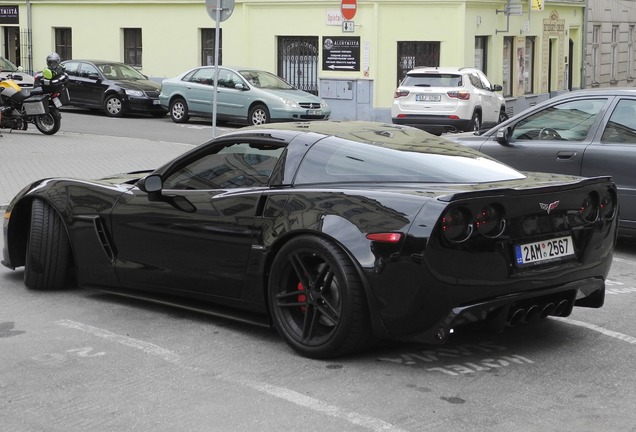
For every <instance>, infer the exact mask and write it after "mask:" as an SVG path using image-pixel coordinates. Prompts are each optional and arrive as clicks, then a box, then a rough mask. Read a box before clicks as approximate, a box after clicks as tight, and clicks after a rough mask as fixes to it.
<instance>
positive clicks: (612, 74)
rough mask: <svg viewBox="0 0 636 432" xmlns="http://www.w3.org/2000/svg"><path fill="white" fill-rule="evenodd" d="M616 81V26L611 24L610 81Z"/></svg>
mask: <svg viewBox="0 0 636 432" xmlns="http://www.w3.org/2000/svg"><path fill="white" fill-rule="evenodd" d="M616 81H618V26H617V25H615V26H612V56H611V67H610V82H616Z"/></svg>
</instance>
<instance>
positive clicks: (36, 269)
mask: <svg viewBox="0 0 636 432" xmlns="http://www.w3.org/2000/svg"><path fill="white" fill-rule="evenodd" d="M70 250H71V249H70V242H69V239H68V235H67V233H66V229H65V227H64V223H63V222H62V218H60V216H59V215H58V214H57V212H56V211H55V210H54V209H53V207H51V206H50V205H49V204H48V203H46V202H45V201H43V200H41V199H35V200H33V204H32V206H31V225H30V229H29V238H28V243H27V253H26V260H25V265H24V267H25V269H24V284H25V285H26V286H27V287H28V288H31V289H35V290H57V289H61V288H64V286H65V285H66V277H67V274H68V266H69V256H70Z"/></svg>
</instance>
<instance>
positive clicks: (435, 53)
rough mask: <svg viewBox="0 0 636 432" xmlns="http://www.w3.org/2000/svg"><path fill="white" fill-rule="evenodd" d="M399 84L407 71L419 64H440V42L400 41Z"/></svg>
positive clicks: (398, 60) (398, 52) (398, 59)
mask: <svg viewBox="0 0 636 432" xmlns="http://www.w3.org/2000/svg"><path fill="white" fill-rule="evenodd" d="M397 44H398V46H397V48H398V49H397V55H398V58H397V84H398V85H400V82H402V80H403V79H404V77H405V76H406V73H407V72H408V71H410V70H411V69H413V68H415V67H418V66H433V67H435V66H439V50H440V43H439V42H420V41H404V42H400V41H398V43H397Z"/></svg>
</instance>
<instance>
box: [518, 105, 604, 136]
mask: <svg viewBox="0 0 636 432" xmlns="http://www.w3.org/2000/svg"><path fill="white" fill-rule="evenodd" d="M606 103H607V99H581V100H576V101H572V102H565V103H562V104H558V105H553V106H550V107H547V108H544V109H543V110H541V111H539V112H536V113H534V114H533V115H531V116H529V117H526V118H524V119H523V120H521V121H519V122H518V123H517V124H516V125H515V128H514V130H513V132H512V137H511V138H512V139H516V140H540V141H545V140H562V141H582V140H584V139H585V138H586V137H587V134H588V132H589V130H590V128H591V127H592V124H593V123H594V122H595V121H596V119H597V118H598V115H599V113H600V112H601V110H602V109H603V107H604V106H605V104H606Z"/></svg>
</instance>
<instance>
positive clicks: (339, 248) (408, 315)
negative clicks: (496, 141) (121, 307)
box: [2, 122, 618, 358]
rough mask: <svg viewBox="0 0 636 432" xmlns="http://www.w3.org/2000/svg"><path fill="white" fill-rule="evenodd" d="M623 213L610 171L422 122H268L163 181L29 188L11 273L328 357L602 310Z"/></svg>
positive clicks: (231, 137)
mask: <svg viewBox="0 0 636 432" xmlns="http://www.w3.org/2000/svg"><path fill="white" fill-rule="evenodd" d="M617 212H618V207H617V193H616V188H615V185H614V184H613V183H612V181H611V179H610V178H608V177H597V178H587V179H584V178H580V177H571V176H561V175H555V174H530V173H525V174H524V173H520V172H518V171H516V170H514V169H512V168H510V167H508V166H506V165H503V164H501V163H499V162H497V161H495V160H494V159H491V158H490V157H488V156H485V155H483V154H481V153H478V152H477V151H475V150H472V149H469V148H467V147H463V146H461V145H458V144H455V143H451V142H449V141H446V140H444V139H443V138H438V137H435V136H432V135H429V134H427V133H425V132H422V131H420V130H417V129H413V128H409V127H404V126H398V125H388V124H379V123H370V122H342V123H338V122H314V123H290V124H277V125H276V126H271V125H264V126H254V127H248V128H244V129H239V130H236V131H234V132H232V133H228V134H226V135H223V136H221V137H218V138H216V139H214V140H212V141H210V142H208V143H206V144H204V145H201V146H199V147H196V148H194V149H193V150H192V151H190V152H188V153H185V154H184V155H182V156H180V157H179V158H177V159H175V160H174V161H172V162H170V163H168V164H166V165H164V166H162V167H161V168H159V169H157V170H155V171H148V172H135V173H130V174H125V175H120V176H117V177H112V178H105V179H101V180H73V179H66V178H56V179H46V180H41V181H38V182H35V183H34V184H31V185H30V186H28V187H26V188H25V189H24V190H23V191H21V192H20V193H19V194H18V196H16V197H15V198H14V199H13V201H12V202H11V203H10V205H9V206H8V208H7V209H6V212H5V217H4V236H5V249H4V250H3V257H4V259H3V261H2V263H3V264H4V265H5V266H7V267H9V268H12V269H14V268H16V267H20V266H25V271H24V281H25V284H26V285H27V287H29V288H32V289H58V288H62V287H64V286H65V284H66V283H67V281H68V279H69V276H71V275H72V276H74V277H75V278H76V280H77V284H78V285H80V286H86V287H95V288H98V289H102V290H105V291H108V292H113V293H117V294H122V295H126V296H131V297H136V298H142V299H147V300H151V301H156V302H161V303H164V304H171V305H175V306H179V307H184V308H188V309H192V310H199V311H203V312H208V313H211V314H218V315H223V316H230V317H233V318H236V319H240V320H243V321H248V322H253V323H260V324H263V325H273V326H274V327H275V328H276V329H277V330H278V332H279V333H280V335H281V336H282V338H283V339H284V340H285V341H286V342H287V343H288V344H289V345H290V346H291V347H292V348H294V349H295V350H296V351H298V352H299V353H301V354H303V355H305V356H308V357H314V358H328V357H333V356H339V355H344V354H347V353H351V352H354V351H356V350H360V349H363V348H364V347H367V346H369V345H370V344H371V343H373V342H374V341H375V340H377V339H379V338H396V339H404V340H416V341H421V342H431V343H433V342H437V343H441V342H443V341H445V340H446V339H447V338H448V336H449V334H450V333H451V330H453V329H454V328H457V327H459V326H462V325H465V324H470V323H479V322H487V323H488V324H489V325H491V326H493V327H494V328H496V329H503V328H504V327H506V326H514V325H516V324H518V323H521V322H530V321H533V320H535V319H540V318H544V317H547V316H549V315H555V316H567V315H569V314H570V313H571V311H572V308H573V307H574V306H583V307H601V306H602V305H603V301H604V296H605V277H606V276H607V273H608V271H609V268H610V264H611V261H612V253H613V247H614V244H615V240H616V227H617V217H616V214H617Z"/></svg>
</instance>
